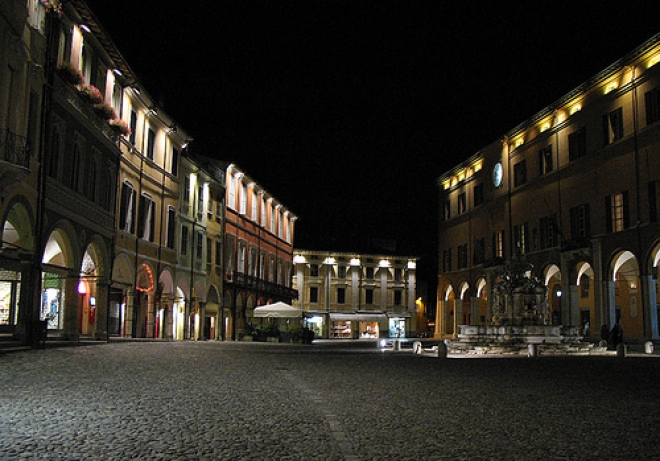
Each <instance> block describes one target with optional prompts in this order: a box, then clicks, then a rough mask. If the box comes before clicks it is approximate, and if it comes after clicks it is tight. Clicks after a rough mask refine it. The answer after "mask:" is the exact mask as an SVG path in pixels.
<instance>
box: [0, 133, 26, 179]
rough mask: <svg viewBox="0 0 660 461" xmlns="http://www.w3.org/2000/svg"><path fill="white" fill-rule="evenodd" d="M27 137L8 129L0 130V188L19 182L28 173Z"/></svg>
mask: <svg viewBox="0 0 660 461" xmlns="http://www.w3.org/2000/svg"><path fill="white" fill-rule="evenodd" d="M29 167H30V148H29V146H28V142H27V139H26V138H25V137H23V136H19V135H17V134H14V133H12V132H11V131H9V130H3V131H0V189H4V188H6V187H8V186H11V185H13V184H14V183H17V182H20V181H22V180H23V178H24V177H25V176H27V174H28V173H29V171H30V170H29Z"/></svg>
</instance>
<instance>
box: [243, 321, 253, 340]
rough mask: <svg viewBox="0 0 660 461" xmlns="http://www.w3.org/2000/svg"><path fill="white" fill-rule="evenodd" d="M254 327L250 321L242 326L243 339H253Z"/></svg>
mask: <svg viewBox="0 0 660 461" xmlns="http://www.w3.org/2000/svg"><path fill="white" fill-rule="evenodd" d="M254 333H255V328H254V325H252V324H251V323H246V324H245V326H244V327H243V341H252V340H253V339H254Z"/></svg>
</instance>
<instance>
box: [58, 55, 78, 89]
mask: <svg viewBox="0 0 660 461" xmlns="http://www.w3.org/2000/svg"><path fill="white" fill-rule="evenodd" d="M57 74H58V75H59V76H60V77H61V78H62V80H64V81H66V82H68V83H70V84H72V85H75V86H78V85H82V84H83V83H85V77H84V76H83V73H82V72H80V71H79V70H78V69H76V68H75V66H74V65H73V64H71V63H70V62H69V61H63V62H61V63H59V65H58V66H57Z"/></svg>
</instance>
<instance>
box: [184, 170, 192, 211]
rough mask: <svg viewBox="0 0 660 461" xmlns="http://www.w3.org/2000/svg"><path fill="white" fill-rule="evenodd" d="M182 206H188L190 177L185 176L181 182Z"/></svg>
mask: <svg viewBox="0 0 660 461" xmlns="http://www.w3.org/2000/svg"><path fill="white" fill-rule="evenodd" d="M183 204H184V205H185V206H186V207H189V206H190V176H186V177H185V178H184V180H183ZM186 209H187V208H186Z"/></svg>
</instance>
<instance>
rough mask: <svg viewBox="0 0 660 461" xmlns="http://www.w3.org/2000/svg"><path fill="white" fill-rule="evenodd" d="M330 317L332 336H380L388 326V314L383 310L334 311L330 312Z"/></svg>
mask: <svg viewBox="0 0 660 461" xmlns="http://www.w3.org/2000/svg"><path fill="white" fill-rule="evenodd" d="M329 318H330V331H329V337H330V338H338V339H369V338H379V337H381V332H382V331H383V329H384V328H385V327H386V326H387V316H386V315H385V314H383V313H381V312H353V313H348V312H347V313H343V312H341V313H340V312H333V313H330V314H329ZM385 331H387V330H385Z"/></svg>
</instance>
